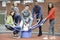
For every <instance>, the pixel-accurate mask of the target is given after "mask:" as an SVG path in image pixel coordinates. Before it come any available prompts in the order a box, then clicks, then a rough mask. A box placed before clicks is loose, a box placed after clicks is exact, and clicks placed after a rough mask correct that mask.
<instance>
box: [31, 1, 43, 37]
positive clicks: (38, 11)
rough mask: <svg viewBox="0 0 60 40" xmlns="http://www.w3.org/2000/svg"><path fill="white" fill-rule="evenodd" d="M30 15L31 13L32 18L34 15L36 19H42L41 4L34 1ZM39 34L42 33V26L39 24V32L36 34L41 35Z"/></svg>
mask: <svg viewBox="0 0 60 40" xmlns="http://www.w3.org/2000/svg"><path fill="white" fill-rule="evenodd" d="M34 14H35V15H34ZM32 15H33V18H35V17H36V19H37V21H39V20H40V22H41V21H42V19H43V17H42V16H43V15H42V8H41V6H40V5H39V4H38V3H37V2H35V5H34V7H33V9H32ZM41 35H42V27H41V26H40V27H39V34H38V36H41Z"/></svg>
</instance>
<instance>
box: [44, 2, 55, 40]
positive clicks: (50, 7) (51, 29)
mask: <svg viewBox="0 0 60 40" xmlns="http://www.w3.org/2000/svg"><path fill="white" fill-rule="evenodd" d="M48 19H49V23H50V26H49V34H52V36H53V37H51V39H53V38H54V39H55V36H54V24H55V7H54V4H53V3H48V16H47V17H46V18H45V19H44V20H43V21H47V20H48Z"/></svg>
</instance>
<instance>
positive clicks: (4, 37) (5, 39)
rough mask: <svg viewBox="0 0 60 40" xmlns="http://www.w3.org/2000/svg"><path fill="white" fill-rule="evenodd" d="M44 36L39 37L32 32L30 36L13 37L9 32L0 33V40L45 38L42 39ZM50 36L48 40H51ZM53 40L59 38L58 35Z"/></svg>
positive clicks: (59, 39) (40, 39)
mask: <svg viewBox="0 0 60 40" xmlns="http://www.w3.org/2000/svg"><path fill="white" fill-rule="evenodd" d="M45 36H47V35H42V36H40V37H38V36H37V35H36V34H33V35H32V37H31V38H15V39H14V38H13V37H12V35H11V34H0V40H46V39H43V38H44V37H45ZM51 37H52V36H49V39H48V40H51V39H50V38H51ZM52 40H54V39H52ZM55 40H60V36H56V39H55Z"/></svg>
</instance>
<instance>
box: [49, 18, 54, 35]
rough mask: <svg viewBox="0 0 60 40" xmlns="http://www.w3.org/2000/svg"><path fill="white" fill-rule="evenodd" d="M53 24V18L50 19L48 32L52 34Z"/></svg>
mask: <svg viewBox="0 0 60 40" xmlns="http://www.w3.org/2000/svg"><path fill="white" fill-rule="evenodd" d="M54 24H55V19H52V20H50V26H49V34H52V35H54Z"/></svg>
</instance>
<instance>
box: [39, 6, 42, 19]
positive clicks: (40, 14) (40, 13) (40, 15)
mask: <svg viewBox="0 0 60 40" xmlns="http://www.w3.org/2000/svg"><path fill="white" fill-rule="evenodd" d="M39 8H40V11H39V19H40V18H41V19H42V16H43V15H42V8H41V6H40V7H39Z"/></svg>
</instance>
